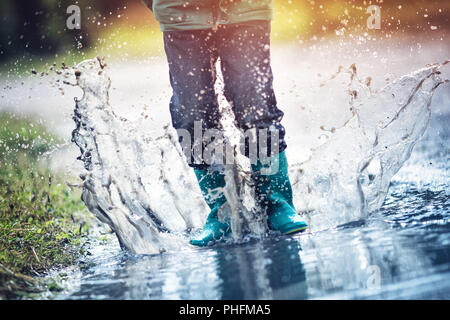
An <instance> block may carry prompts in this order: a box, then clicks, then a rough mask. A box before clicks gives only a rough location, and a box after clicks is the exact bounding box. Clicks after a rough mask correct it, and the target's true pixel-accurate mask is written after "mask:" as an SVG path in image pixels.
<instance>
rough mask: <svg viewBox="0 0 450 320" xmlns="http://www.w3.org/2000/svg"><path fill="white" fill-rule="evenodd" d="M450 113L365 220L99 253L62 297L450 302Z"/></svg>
mask: <svg viewBox="0 0 450 320" xmlns="http://www.w3.org/2000/svg"><path fill="white" fill-rule="evenodd" d="M448 123H450V114H449V113H447V114H445V113H439V114H438V113H435V114H434V115H433V117H432V119H431V123H430V127H429V129H428V131H427V133H426V135H425V137H424V138H423V139H422V141H421V142H420V143H419V144H418V145H417V146H416V148H415V151H414V152H413V154H412V156H411V158H410V160H408V162H407V163H406V165H405V166H404V167H403V168H402V169H401V171H400V172H399V173H398V174H397V175H396V177H395V178H394V180H393V182H392V184H391V188H390V194H389V196H388V197H387V199H386V201H385V204H384V205H383V207H382V209H381V210H379V211H377V212H374V213H373V214H372V215H371V216H370V217H369V218H368V219H367V220H366V221H360V222H356V223H353V224H349V225H345V226H340V227H338V228H335V229H330V230H325V231H321V232H318V233H313V234H311V233H305V234H298V235H295V236H292V237H286V236H276V235H273V236H272V237H270V238H268V239H265V240H252V241H249V242H247V243H245V244H239V245H237V244H235V245H225V244H222V245H217V246H215V247H212V248H204V249H198V250H194V251H189V252H179V253H176V254H172V253H167V254H161V255H154V256H132V255H129V254H126V253H123V252H121V251H120V249H119V248H118V247H116V246H115V245H110V246H107V247H103V248H98V249H99V250H100V252H98V253H97V254H95V255H94V258H93V260H92V261H93V262H94V265H93V266H91V267H89V268H87V269H86V270H84V271H83V272H82V273H81V274H79V275H78V278H77V280H76V281H73V283H72V287H71V289H70V290H68V291H66V292H64V293H63V294H61V295H59V296H58V297H57V298H59V299H64V298H70V299H355V298H356V299H366V298H368V299H449V298H450V199H449V185H450V162H449V157H450V152H449V151H450V145H449V143H448V139H449V136H450V128H449V127H448Z"/></svg>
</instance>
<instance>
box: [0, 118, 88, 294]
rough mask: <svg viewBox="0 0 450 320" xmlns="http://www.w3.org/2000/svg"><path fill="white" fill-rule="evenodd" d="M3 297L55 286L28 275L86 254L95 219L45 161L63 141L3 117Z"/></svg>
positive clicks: (36, 125)
mask: <svg viewBox="0 0 450 320" xmlns="http://www.w3.org/2000/svg"><path fill="white" fill-rule="evenodd" d="M0 123H2V127H1V128H0V298H2V297H3V298H15V297H18V298H20V297H24V296H27V294H29V293H33V292H39V291H40V290H42V289H43V288H46V289H49V288H50V289H52V288H53V289H55V288H56V286H54V285H53V284H51V283H50V284H49V283H42V282H39V281H37V280H36V279H35V278H32V277H30V276H41V275H45V274H48V272H49V271H50V270H53V269H56V268H61V267H64V266H69V265H72V264H74V263H75V262H76V261H77V259H79V258H80V257H81V256H82V255H84V254H85V253H86V251H85V249H84V244H85V243H86V241H87V232H88V228H89V220H90V217H91V215H90V214H89V213H88V212H87V209H85V207H84V204H83V203H82V202H81V200H80V195H79V192H74V191H71V190H70V189H69V187H67V186H66V184H65V177H64V176H63V175H62V174H57V173H53V172H52V171H51V170H50V169H49V168H48V165H47V164H46V163H45V161H44V162H42V161H41V160H42V158H45V155H46V153H48V152H50V151H51V150H52V149H53V148H55V147H56V146H57V144H58V143H59V142H60V141H59V139H58V138H57V137H55V136H53V135H52V134H51V133H49V132H48V131H47V130H46V129H45V127H44V126H43V125H42V124H40V123H38V122H36V121H34V120H32V119H29V118H18V117H16V116H14V115H13V114H9V113H0Z"/></svg>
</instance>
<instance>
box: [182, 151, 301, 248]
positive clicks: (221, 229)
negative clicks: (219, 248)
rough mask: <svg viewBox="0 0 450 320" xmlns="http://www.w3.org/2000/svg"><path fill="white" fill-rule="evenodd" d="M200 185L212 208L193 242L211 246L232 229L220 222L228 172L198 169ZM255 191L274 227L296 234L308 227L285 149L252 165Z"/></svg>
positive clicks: (193, 243) (268, 221)
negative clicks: (298, 207)
mask: <svg viewBox="0 0 450 320" xmlns="http://www.w3.org/2000/svg"><path fill="white" fill-rule="evenodd" d="M194 171H195V175H196V176H197V180H198V183H199V185H200V189H201V190H202V194H203V196H204V198H205V200H206V203H207V204H208V206H209V207H210V208H211V212H210V213H209V215H208V218H207V219H206V223H205V226H204V228H203V230H202V232H201V233H200V234H199V235H197V236H196V237H195V238H193V239H191V241H190V243H191V244H192V245H195V246H200V247H204V246H208V245H210V244H213V243H214V242H216V241H219V240H221V239H223V238H224V237H225V236H226V235H227V234H229V233H230V232H231V228H230V225H229V224H228V223H225V222H221V221H220V220H219V217H218V211H219V208H220V207H221V206H222V205H223V204H224V203H225V202H226V198H225V196H224V194H223V192H221V189H222V188H223V187H225V175H224V174H223V173H220V172H218V171H208V170H199V169H195V170H194ZM252 171H253V176H254V181H255V185H256V194H257V196H258V201H259V203H260V205H261V206H264V207H266V208H267V215H268V217H267V223H268V226H269V228H270V229H271V230H276V231H280V232H281V233H284V234H293V233H296V232H300V231H303V230H305V229H306V228H308V225H307V224H306V222H305V221H303V220H302V219H301V218H300V216H299V215H298V214H297V211H296V210H295V208H294V204H293V202H292V187H291V183H290V181H289V176H288V164H287V159H286V154H285V152H284V151H283V152H281V153H279V154H278V155H275V156H273V157H272V158H271V159H270V161H269V162H268V164H266V165H263V164H262V163H261V161H258V163H257V164H256V165H252Z"/></svg>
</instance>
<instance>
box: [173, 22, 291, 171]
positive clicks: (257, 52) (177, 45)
mask: <svg viewBox="0 0 450 320" xmlns="http://www.w3.org/2000/svg"><path fill="white" fill-rule="evenodd" d="M164 46H165V51H166V55H167V60H168V63H169V71H170V83H171V86H172V89H173V95H172V98H171V101H170V113H171V117H172V125H173V126H174V128H175V129H184V130H186V131H188V132H189V133H190V137H191V138H192V140H193V139H194V123H195V122H196V121H201V128H202V130H206V129H219V130H220V129H221V126H220V117H221V115H220V112H219V107H218V100H217V95H216V92H215V91H214V83H215V80H216V69H215V63H216V61H217V59H218V58H219V57H220V66H221V71H222V74H223V79H224V95H225V97H226V99H227V100H228V101H229V102H230V103H231V105H232V108H233V111H234V115H235V124H236V126H237V127H238V128H239V129H241V130H243V131H246V130H248V129H252V128H256V129H257V132H259V129H268V130H269V129H271V130H277V131H278V138H277V140H278V141H270V135H269V137H268V138H267V139H268V140H269V141H267V142H266V143H267V144H266V145H267V147H268V149H267V153H268V155H270V154H271V152H272V154H277V153H278V152H282V151H283V150H284V149H285V148H286V143H285V141H284V136H285V130H284V127H283V126H282V125H281V123H280V121H281V119H282V118H283V112H282V111H281V110H280V109H278V108H277V101H276V98H275V94H274V91H273V85H272V80H273V75H272V69H271V66H270V21H252V22H250V23H248V24H247V23H246V24H232V25H221V26H219V27H218V28H217V30H212V29H210V30H188V31H168V32H164ZM197 123H198V122H197ZM179 138H180V142H182V139H184V138H185V137H181V136H179ZM271 143H272V144H271ZM182 145H183V144H182ZM190 145H191V146H193V145H194V141H191V144H190ZM271 145H273V146H276V147H277V149H278V150H271V148H270V146H271ZM184 151H185V154H186V155H189V154H191V155H192V150H187V152H186V150H184ZM245 153H246V155H247V156H248V139H247V141H246V146H245ZM258 154H259V147H258ZM187 158H188V163H189V165H190V166H192V167H195V168H207V167H208V165H209V164H208V163H205V162H203V161H200V162H198V161H196V160H195V159H194V158H193V157H191V159H189V158H190V157H189V156H188V157H187Z"/></svg>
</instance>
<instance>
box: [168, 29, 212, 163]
mask: <svg viewBox="0 0 450 320" xmlns="http://www.w3.org/2000/svg"><path fill="white" fill-rule="evenodd" d="M208 33H209V31H207V30H192V31H170V32H164V47H165V51H166V55H167V60H168V63H169V72H170V83H171V86H172V89H173V95H172V99H171V101H170V114H171V117H172V125H173V126H174V128H175V129H177V130H179V132H180V131H181V130H186V131H187V132H188V133H189V135H190V137H191V142H190V146H193V145H194V140H193V139H194V123H195V122H196V121H202V123H201V124H202V128H203V130H206V129H211V128H219V127H220V123H219V119H220V114H219V109H218V101H217V97H216V94H215V92H214V82H215V62H216V61H217V53H216V51H215V49H214V46H213V45H212V41H211V40H210V37H209V36H208ZM180 139H181V138H180ZM180 142H181V141H180ZM184 143H185V142H184ZM184 143H182V145H185V144H184ZM190 149H191V150H188V152H187V153H189V152H190V154H191V157H190V159H189V157H188V162H189V164H190V165H191V166H193V167H195V168H206V167H207V165H205V164H195V163H194V162H195V161H194V158H193V156H192V153H193V152H192V147H191V148H190ZM185 152H186V151H185ZM187 153H185V154H187ZM200 156H201V154H200Z"/></svg>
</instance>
